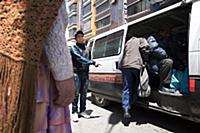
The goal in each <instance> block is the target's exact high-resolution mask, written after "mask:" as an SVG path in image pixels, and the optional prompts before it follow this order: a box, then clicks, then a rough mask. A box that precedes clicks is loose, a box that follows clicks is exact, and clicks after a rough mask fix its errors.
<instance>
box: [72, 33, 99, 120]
mask: <svg viewBox="0 0 200 133" xmlns="http://www.w3.org/2000/svg"><path fill="white" fill-rule="evenodd" d="M75 40H76V45H74V46H72V47H71V55H72V62H73V68H74V79H75V86H76V90H75V98H74V101H73V102H72V120H73V121H74V122H78V99H79V94H80V116H82V117H84V118H90V116H89V115H88V114H87V112H86V111H85V110H86V97H87V89H88V80H89V79H88V77H89V76H88V73H89V65H95V67H98V66H99V64H96V62H95V61H93V60H90V59H89V58H90V53H89V49H88V48H87V47H86V45H85V43H84V42H85V41H84V33H83V32H82V31H77V33H76V34H75Z"/></svg>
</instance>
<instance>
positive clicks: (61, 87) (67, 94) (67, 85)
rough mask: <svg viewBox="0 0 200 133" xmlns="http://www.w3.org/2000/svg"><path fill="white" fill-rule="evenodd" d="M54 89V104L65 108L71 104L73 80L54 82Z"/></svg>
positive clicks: (73, 88)
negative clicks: (55, 93) (55, 91)
mask: <svg viewBox="0 0 200 133" xmlns="http://www.w3.org/2000/svg"><path fill="white" fill-rule="evenodd" d="M56 88H57V90H58V97H57V98H56V99H55V101H54V103H55V104H57V105H60V106H63V107H65V106H68V105H69V104H70V103H72V101H73V100H74V93H75V86H74V78H70V79H66V80H63V81H56Z"/></svg>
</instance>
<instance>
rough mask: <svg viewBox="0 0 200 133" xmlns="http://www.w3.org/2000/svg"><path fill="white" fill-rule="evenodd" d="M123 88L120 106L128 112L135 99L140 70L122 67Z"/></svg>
mask: <svg viewBox="0 0 200 133" xmlns="http://www.w3.org/2000/svg"><path fill="white" fill-rule="evenodd" d="M122 77H123V90H122V108H123V109H124V111H125V112H128V111H129V110H130V108H131V105H132V103H133V102H135V101H136V99H137V90H138V86H139V82H140V70H139V69H135V68H124V69H122Z"/></svg>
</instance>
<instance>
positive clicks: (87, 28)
mask: <svg viewBox="0 0 200 133" xmlns="http://www.w3.org/2000/svg"><path fill="white" fill-rule="evenodd" d="M91 30H92V26H91V19H88V20H86V21H84V23H83V32H84V33H86V32H89V31H91Z"/></svg>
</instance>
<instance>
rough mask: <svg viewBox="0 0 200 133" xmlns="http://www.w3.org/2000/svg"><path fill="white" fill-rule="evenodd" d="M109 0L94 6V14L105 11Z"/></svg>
mask: <svg viewBox="0 0 200 133" xmlns="http://www.w3.org/2000/svg"><path fill="white" fill-rule="evenodd" d="M109 2H110V1H109V0H107V1H105V2H104V3H103V4H101V5H99V6H98V7H96V14H99V13H101V12H102V11H105V10H106V9H108V8H109V5H110V4H109Z"/></svg>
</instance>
